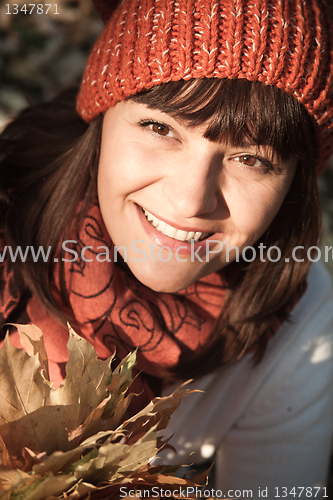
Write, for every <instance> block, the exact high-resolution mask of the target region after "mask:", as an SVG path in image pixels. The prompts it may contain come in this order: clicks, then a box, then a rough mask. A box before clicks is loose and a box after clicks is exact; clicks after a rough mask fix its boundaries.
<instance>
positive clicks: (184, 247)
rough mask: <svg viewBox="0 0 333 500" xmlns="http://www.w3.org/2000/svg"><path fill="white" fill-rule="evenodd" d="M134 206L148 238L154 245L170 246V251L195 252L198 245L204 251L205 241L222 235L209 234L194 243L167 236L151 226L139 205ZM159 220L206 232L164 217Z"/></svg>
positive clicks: (179, 227) (186, 253)
mask: <svg viewBox="0 0 333 500" xmlns="http://www.w3.org/2000/svg"><path fill="white" fill-rule="evenodd" d="M135 206H136V209H137V212H138V216H139V219H140V221H141V224H142V226H143V228H144V230H145V232H146V233H147V234H148V236H149V238H150V239H151V240H152V241H153V243H154V244H155V245H156V246H159V247H168V248H170V250H171V252H176V250H177V249H179V250H178V252H179V253H181V254H185V255H189V254H191V252H193V251H194V252H196V251H197V250H198V249H199V248H200V247H201V251H202V252H204V251H206V248H207V243H206V242H209V241H210V240H214V239H215V240H221V237H222V236H223V234H222V233H214V234H212V235H211V236H209V238H206V239H205V240H203V241H199V242H196V243H193V242H192V243H188V242H186V241H178V240H175V239H173V238H170V237H169V236H166V235H165V234H162V233H160V232H159V231H157V229H155V228H154V226H152V225H151V224H150V223H149V222H148V220H147V218H146V216H145V215H144V213H143V212H142V209H141V207H140V206H139V205H137V204H135ZM156 217H157V216H156ZM158 218H159V217H158ZM160 220H163V221H164V222H166V223H167V224H169V225H170V226H173V227H174V228H176V229H180V230H183V231H200V232H201V233H204V232H207V230H206V231H204V230H202V229H194V228H190V227H184V226H182V227H181V226H179V225H178V224H175V223H170V222H168V220H167V219H164V218H163V219H160ZM208 244H209V243H208ZM198 254H200V250H199V251H198Z"/></svg>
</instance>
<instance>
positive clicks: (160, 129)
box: [151, 123, 170, 135]
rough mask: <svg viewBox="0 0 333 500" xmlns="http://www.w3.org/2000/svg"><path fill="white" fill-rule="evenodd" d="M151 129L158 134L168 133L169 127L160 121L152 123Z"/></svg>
mask: <svg viewBox="0 0 333 500" xmlns="http://www.w3.org/2000/svg"><path fill="white" fill-rule="evenodd" d="M151 129H152V131H153V132H155V133H156V134H159V135H168V133H169V132H170V129H169V127H168V126H167V125H163V124H162V123H153V124H152V127H151Z"/></svg>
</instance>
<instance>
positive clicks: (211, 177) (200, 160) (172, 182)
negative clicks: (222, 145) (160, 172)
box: [163, 154, 223, 219]
mask: <svg viewBox="0 0 333 500" xmlns="http://www.w3.org/2000/svg"><path fill="white" fill-rule="evenodd" d="M179 163H180V162H177V164H176V165H173V166H172V167H171V169H170V170H169V172H168V176H167V178H166V179H165V182H164V186H163V194H164V196H165V197H166V199H167V200H168V201H169V202H170V203H171V204H172V205H173V207H174V209H175V211H176V213H177V214H178V215H179V216H180V217H183V218H185V219H189V218H192V217H198V216H200V215H201V216H202V215H205V214H206V215H207V214H211V213H213V212H214V211H215V210H216V209H217V207H218V205H219V203H221V199H223V196H222V192H221V186H220V184H221V166H222V158H220V155H219V154H214V155H212V154H201V155H192V156H191V157H190V158H184V159H183V161H182V162H181V164H179Z"/></svg>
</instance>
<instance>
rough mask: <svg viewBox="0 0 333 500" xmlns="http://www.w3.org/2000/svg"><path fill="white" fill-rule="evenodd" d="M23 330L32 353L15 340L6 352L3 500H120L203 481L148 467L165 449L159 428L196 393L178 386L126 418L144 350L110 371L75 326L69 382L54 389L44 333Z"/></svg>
mask: <svg viewBox="0 0 333 500" xmlns="http://www.w3.org/2000/svg"><path fill="white" fill-rule="evenodd" d="M15 326H16V327H17V329H18V331H19V334H20V339H21V344H22V345H23V347H24V348H25V350H23V349H18V348H15V347H13V346H12V345H11V343H10V341H9V337H8V336H7V337H6V339H5V342H4V346H3V348H2V350H1V351H0V377H1V381H2V383H1V389H0V391H1V392H0V499H1V500H23V499H24V500H51V499H54V500H55V499H62V498H63V499H64V498H70V499H81V498H82V499H83V498H91V499H96V500H97V499H98V498H110V499H113V500H117V499H118V498H124V495H123V494H122V495H120V491H121V490H120V488H121V487H124V486H125V485H129V486H130V488H131V489H133V490H138V491H139V490H140V488H143V487H145V488H153V487H157V486H158V487H161V488H162V486H163V485H165V486H167V487H168V490H169V491H174V490H176V489H177V488H179V487H180V486H183V487H184V488H185V487H188V486H198V485H199V484H200V483H202V482H203V481H204V479H205V477H206V474H205V475H201V476H197V477H196V478H192V479H187V478H179V477H174V475H175V473H176V470H177V468H175V467H164V466H159V467H153V466H151V465H150V462H151V460H152V458H153V457H155V456H156V454H157V453H158V451H159V450H160V449H161V447H163V446H164V444H165V443H166V441H162V440H161V438H160V437H159V432H160V430H162V429H165V428H166V426H167V424H168V421H169V418H170V416H171V414H172V413H173V411H174V410H175V409H176V408H177V407H178V405H179V403H180V401H181V399H182V398H184V397H186V396H187V395H188V394H189V393H191V392H193V391H190V390H188V389H184V388H183V387H180V388H178V389H177V390H176V391H175V392H174V393H173V394H171V395H170V396H167V397H164V398H155V399H154V400H153V401H151V402H150V403H149V404H148V405H147V407H146V408H144V409H143V410H142V411H140V412H139V413H137V414H136V415H134V416H133V417H131V418H129V419H127V420H125V421H123V419H124V414H125V412H126V410H127V408H128V405H129V402H130V399H131V397H132V395H127V389H128V387H129V386H130V384H131V382H132V368H133V366H134V364H135V358H136V353H130V354H129V355H128V356H127V357H126V358H125V359H123V360H122V361H121V362H120V364H119V365H118V366H117V368H116V369H115V370H114V371H112V370H111V362H112V360H113V358H114V356H111V357H110V358H108V359H107V360H104V361H102V360H99V359H98V358H97V354H96V351H95V349H94V348H93V347H92V345H91V344H90V343H89V342H88V341H86V340H85V339H83V338H82V337H80V336H79V335H77V334H76V333H75V332H74V331H73V329H72V328H70V327H69V341H68V351H69V359H68V363H67V365H66V378H65V379H64V381H63V383H62V384H61V385H60V387H59V388H58V389H54V387H53V384H52V382H51V381H50V380H49V371H48V360H47V355H46V350H45V346H44V341H43V335H42V332H41V331H40V330H39V329H38V328H37V327H35V326H33V325H25V326H21V325H15ZM190 496H191V495H190ZM190 496H189V497H190ZM155 497H156V496H155Z"/></svg>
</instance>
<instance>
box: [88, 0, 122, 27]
mask: <svg viewBox="0 0 333 500" xmlns="http://www.w3.org/2000/svg"><path fill="white" fill-rule="evenodd" d="M120 2H121V0H93V3H94V5H95V8H96V10H97V12H98V15H99V17H100V18H101V19H102V21H103V22H104V24H106V23H107V22H108V20H109V19H110V16H111V14H112V12H113V11H114V10H116V8H117V6H118V5H119V4H120Z"/></svg>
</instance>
